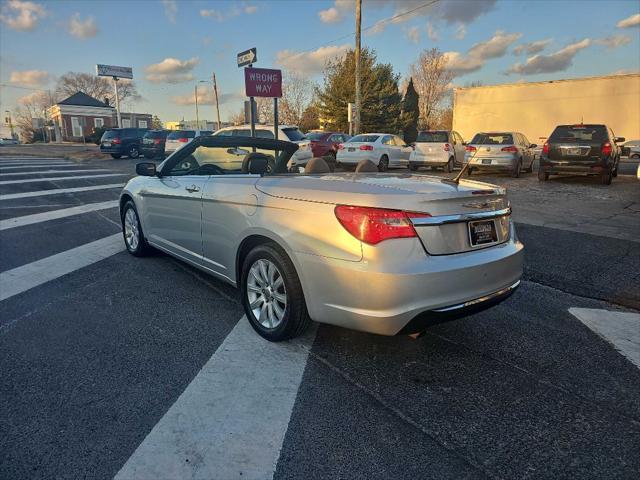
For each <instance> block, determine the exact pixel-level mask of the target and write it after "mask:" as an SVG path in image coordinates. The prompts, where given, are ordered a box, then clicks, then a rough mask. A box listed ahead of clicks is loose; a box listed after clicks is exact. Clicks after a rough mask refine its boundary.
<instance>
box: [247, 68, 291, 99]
mask: <svg viewBox="0 0 640 480" xmlns="http://www.w3.org/2000/svg"><path fill="white" fill-rule="evenodd" d="M244 89H245V92H246V93H247V97H281V96H282V71H280V70H272V69H270V68H245V69H244Z"/></svg>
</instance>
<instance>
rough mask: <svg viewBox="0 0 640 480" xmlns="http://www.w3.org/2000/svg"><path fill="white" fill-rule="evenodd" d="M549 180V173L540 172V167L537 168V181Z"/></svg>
mask: <svg viewBox="0 0 640 480" xmlns="http://www.w3.org/2000/svg"><path fill="white" fill-rule="evenodd" d="M547 180H549V173H548V172H545V171H544V170H542V167H540V168H538V181H540V182H546V181H547Z"/></svg>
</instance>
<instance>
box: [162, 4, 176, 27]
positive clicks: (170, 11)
mask: <svg viewBox="0 0 640 480" xmlns="http://www.w3.org/2000/svg"><path fill="white" fill-rule="evenodd" d="M162 5H164V16H165V17H167V20H169V21H170V22H171V23H176V15H177V14H178V4H177V3H176V2H175V0H162Z"/></svg>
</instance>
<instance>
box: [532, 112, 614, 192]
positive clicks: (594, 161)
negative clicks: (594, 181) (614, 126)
mask: <svg viewBox="0 0 640 480" xmlns="http://www.w3.org/2000/svg"><path fill="white" fill-rule="evenodd" d="M622 142H624V138H623V137H616V136H615V135H614V134H613V131H612V130H611V129H610V128H609V127H607V126H606V125H595V124H594V125H584V124H580V125H558V126H557V127H556V128H555V130H554V131H553V133H552V134H551V136H550V137H549V139H548V140H547V142H546V143H545V144H544V146H543V147H542V154H541V155H540V166H539V168H538V180H540V181H546V180H548V179H549V175H555V174H572V173H575V174H587V175H598V176H599V177H600V181H601V183H603V184H604V185H610V184H611V180H612V178H613V177H616V176H617V175H618V163H619V162H620V155H621V149H620V147H619V146H618V144H620V143H622Z"/></svg>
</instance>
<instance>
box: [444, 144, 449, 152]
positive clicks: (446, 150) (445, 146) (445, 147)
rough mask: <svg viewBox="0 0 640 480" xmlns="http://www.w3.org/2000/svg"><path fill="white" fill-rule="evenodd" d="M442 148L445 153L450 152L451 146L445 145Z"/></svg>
mask: <svg viewBox="0 0 640 480" xmlns="http://www.w3.org/2000/svg"><path fill="white" fill-rule="evenodd" d="M443 148H444V151H445V152H450V151H451V145H449V144H448V143H445V144H444V147H443Z"/></svg>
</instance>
